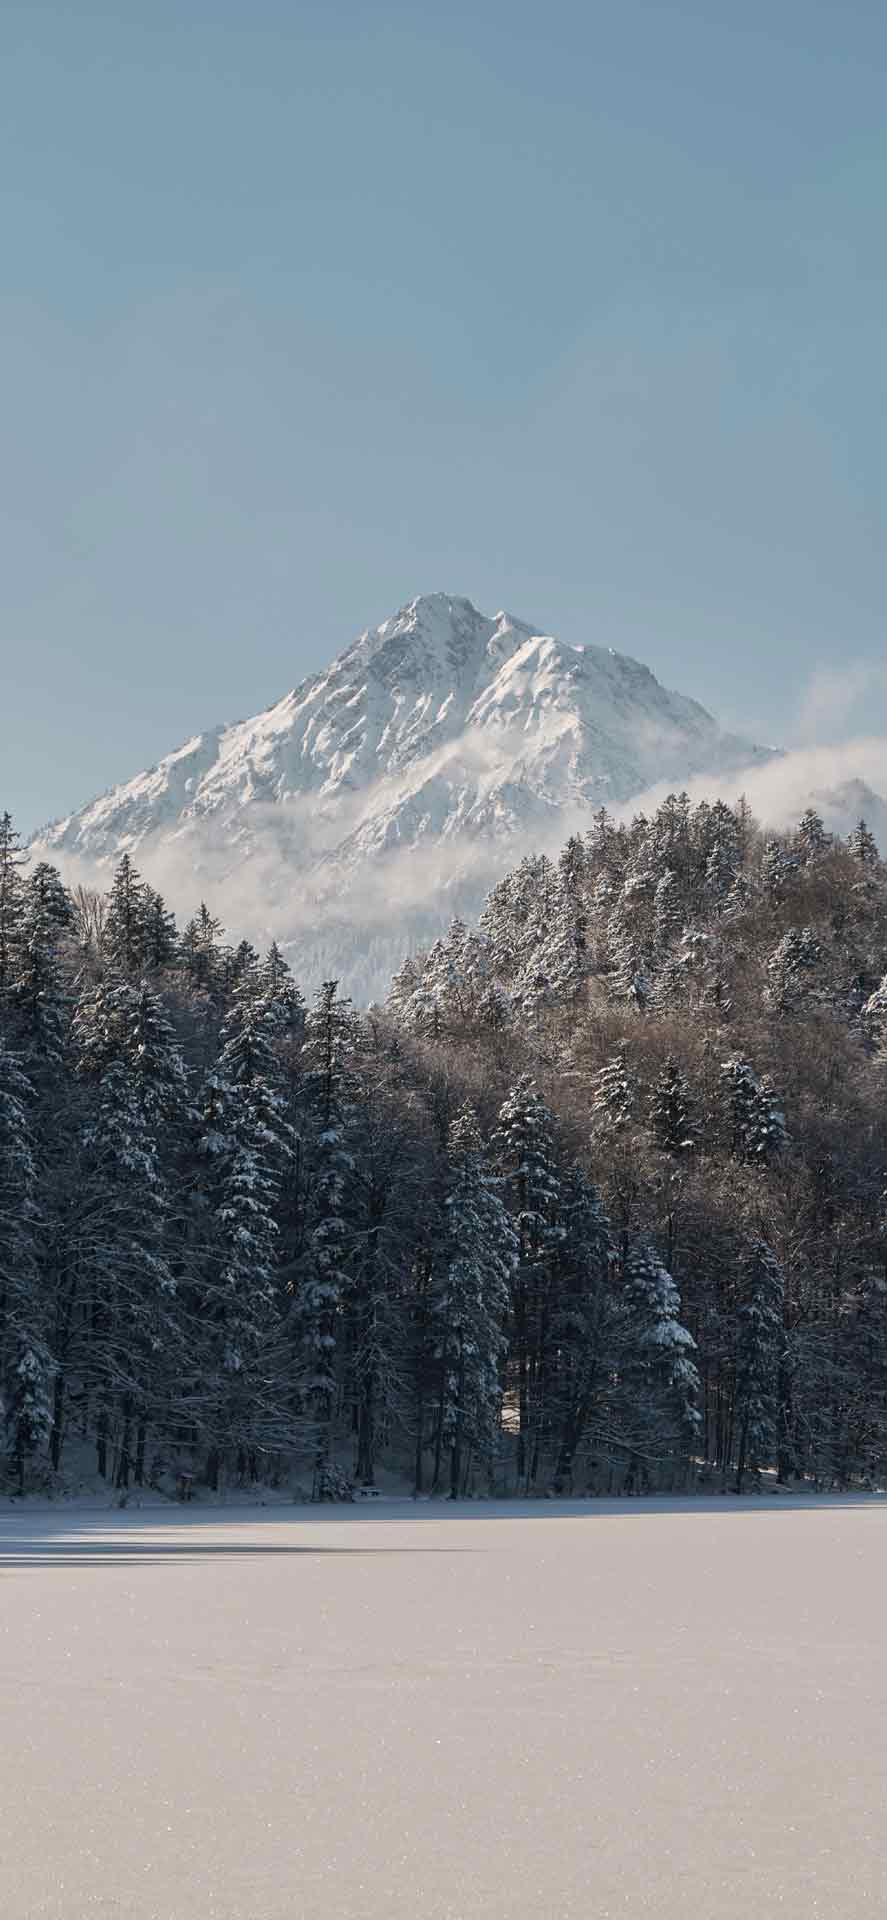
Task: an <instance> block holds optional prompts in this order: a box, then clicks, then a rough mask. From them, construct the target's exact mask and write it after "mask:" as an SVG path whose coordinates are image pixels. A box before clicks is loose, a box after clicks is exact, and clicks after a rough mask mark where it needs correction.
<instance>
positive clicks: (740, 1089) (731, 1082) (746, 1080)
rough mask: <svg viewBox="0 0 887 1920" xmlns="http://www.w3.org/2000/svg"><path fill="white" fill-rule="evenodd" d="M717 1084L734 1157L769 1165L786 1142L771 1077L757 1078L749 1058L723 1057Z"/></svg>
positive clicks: (783, 1120) (783, 1117)
mask: <svg viewBox="0 0 887 1920" xmlns="http://www.w3.org/2000/svg"><path fill="white" fill-rule="evenodd" d="M720 1085H721V1099H722V1103H723V1107H724V1111H725V1116H726V1122H727V1138H728V1143H729V1149H730V1152H731V1153H732V1155H733V1158H734V1159H735V1160H741V1161H745V1162H746V1163H747V1164H749V1165H754V1166H769V1165H770V1163H771V1162H772V1161H773V1160H774V1159H776V1157H777V1155H778V1154H780V1153H781V1152H782V1151H783V1149H784V1147H785V1146H786V1144H787V1132H786V1124H785V1115H784V1114H783V1112H782V1108H781V1106H780V1104H779V1100H778V1098H777V1095H776V1093H775V1091H774V1089H773V1087H772V1086H771V1084H770V1081H769V1080H768V1079H767V1078H766V1077H765V1078H763V1079H759V1078H758V1076H757V1074H756V1073H755V1071H754V1068H753V1067H752V1065H751V1062H750V1061H748V1060H744V1059H742V1058H736V1059H733V1060H725V1061H724V1064H723V1066H722V1068H721V1075H720Z"/></svg>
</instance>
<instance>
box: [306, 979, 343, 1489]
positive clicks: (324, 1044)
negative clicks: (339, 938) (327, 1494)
mask: <svg viewBox="0 0 887 1920" xmlns="http://www.w3.org/2000/svg"><path fill="white" fill-rule="evenodd" d="M357 1045H358V1033H357V1023H356V1020H355V1016H354V1013H353V1010H352V1007H351V1002H350V1000H348V999H344V998H343V997H342V996H341V995H340V993H339V983H338V981H337V980H327V981H325V982H324V984H323V986H322V987H320V988H319V989H318V992H317V994H316V995H315V999H314V1003H313V1005H312V1006H311V1008H310V1009H309V1012H308V1017H307V1020H306V1023H305V1046H304V1061H305V1069H306V1071H305V1080H304V1097H305V1108H306V1134H307V1140H308V1145H309V1150H310V1154H311V1163H312V1168H311V1178H310V1191H309V1197H308V1205H307V1219H306V1231H305V1241H304V1252H303V1256H302V1260H301V1271H300V1276H299V1285H298V1292H297V1295H296V1314H297V1320H298V1326H299V1332H300V1343H301V1352H302V1392H303V1396H304V1402H305V1406H306V1410H307V1412H308V1415H309V1418H310V1420H311V1422H312V1424H313V1431H314V1492H315V1497H319V1496H320V1495H321V1494H322V1492H323V1487H324V1476H325V1474H326V1471H327V1468H328V1465H329V1459H330V1450H331V1443H332V1426H333V1418H334V1414H335V1408H336V1393H337V1370H336V1349H337V1344H338V1335H339V1328H340V1321H341V1313H342V1302H343V1298H344V1295H345V1292H346V1289H347V1285H348V1264H349V1256H350V1251H351V1247H350V1240H351V1233H350V1226H349V1212H350V1205H351V1201H350V1193H349V1188H350V1184H351V1180H352V1177H353V1171H354V1156H353V1153H352V1150H351V1144H350V1140H349V1127H350V1123H351V1121H352V1114H353V1099H354V1059H355V1053H356V1050H357Z"/></svg>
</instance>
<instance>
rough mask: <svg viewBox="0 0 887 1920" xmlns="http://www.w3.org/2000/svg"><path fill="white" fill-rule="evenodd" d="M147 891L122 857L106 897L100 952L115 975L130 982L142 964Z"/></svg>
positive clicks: (143, 961)
mask: <svg viewBox="0 0 887 1920" xmlns="http://www.w3.org/2000/svg"><path fill="white" fill-rule="evenodd" d="M149 906H150V901H149V890H148V888H147V887H146V886H145V883H144V881H143V880H142V879H141V878H140V876H139V874H138V873H137V871H136V869H135V867H134V866H133V864H132V861H131V860H130V857H129V854H128V853H125V854H124V855H123V858H122V860H121V861H120V864H119V866H118V867H117V870H116V872H115V874H114V878H113V881H112V882H111V887H110V890H109V893H108V899H107V907H106V912H105V922H104V928H103V934H102V951H103V953H104V956H105V959H106V961H107V962H108V965H109V966H110V967H111V968H112V969H113V970H114V972H115V973H118V974H121V975H122V976H123V977H124V978H126V979H131V978H132V976H133V975H134V974H136V973H139V972H140V971H141V969H142V967H143V966H144V964H145V947H146V940H147V922H148V914H149Z"/></svg>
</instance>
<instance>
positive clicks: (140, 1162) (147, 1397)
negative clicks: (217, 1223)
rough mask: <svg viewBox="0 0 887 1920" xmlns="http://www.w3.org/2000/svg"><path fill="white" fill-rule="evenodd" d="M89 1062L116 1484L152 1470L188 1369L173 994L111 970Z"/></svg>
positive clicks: (95, 1003) (100, 1353)
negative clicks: (182, 1354)
mask: <svg viewBox="0 0 887 1920" xmlns="http://www.w3.org/2000/svg"><path fill="white" fill-rule="evenodd" d="M72 1037H73V1042H74V1047H75V1054H76V1063H77V1069H78V1072H79V1074H80V1076H81V1079H82V1080H83V1081H84V1082H85V1084H86V1085H87V1086H88V1087H90V1088H91V1089H92V1100H91V1109H90V1111H89V1113H88V1117H87V1119H86V1123H85V1125H84V1127H83V1135H82V1145H83V1160H82V1170H81V1171H82V1182H83V1192H82V1195H81V1211H80V1214H79V1223H78V1256H79V1262H80V1265H81V1268H82V1269H85V1270H86V1271H87V1272H88V1273H89V1275H90V1285H91V1305H90V1312H91V1316H92V1331H91V1340H90V1367H91V1372H92V1376H93V1379H94V1382H95V1386H96V1391H97V1397H98V1402H99V1412H98V1422H97V1457H98V1467H99V1471H100V1472H101V1473H102V1474H105V1473H106V1472H107V1467H108V1457H107V1456H108V1443H109V1440H110V1438H111V1437H112V1423H113V1420H114V1417H115V1415H116V1417H117V1421H118V1425H117V1431H116V1440H117V1456H116V1467H115V1476H114V1477H115V1481H116V1484H117V1485H118V1486H119V1487H121V1488H125V1487H127V1486H128V1484H129V1479H130V1475H131V1474H132V1473H133V1472H134V1473H135V1477H136V1480H137V1482H141V1480H142V1478H143V1475H144V1464H145V1447H146V1442H147V1436H148V1430H149V1427H150V1425H151V1422H152V1419H153V1420H156V1417H157V1415H158V1414H159V1412H160V1410H161V1409H163V1410H164V1412H165V1413H166V1414H167V1416H168V1414H169V1409H170V1401H171V1397H172V1395H171V1383H172V1381H173V1379H174V1378H175V1377H176V1376H177V1374H178V1370H179V1345H178V1336H179V1322H178V1320H177V1317H176V1315H175V1312H174V1307H173V1302H174V1296H175V1292H176V1280H175V1277H174V1275H173V1272H172V1268H171V1264H170V1247H169V1211H170V1194H169V1190H168V1184H167V1178H166V1167H165V1162H164V1155H163V1151H162V1139H163V1135H164V1134H165V1133H166V1131H167V1130H168V1129H169V1128H170V1127H172V1126H174V1125H175V1124H176V1123H180V1122H181V1121H182V1120H183V1118H184V1112H185V1107H186V1100H187V1082H186V1075H185V1069H184V1065H183V1062H182V1058H181V1055H180V1053H179V1050H178V1047H177V1046H176V1044H175V1041H174V1039H173V1035H172V1030H171V1027H170V1025H169V1022H168V1020H167V1017H166V1014H165V1012H164V1009H163V1007H162V1004H161V1002H160V1001H159V999H158V998H157V996H156V995H155V994H154V993H152V992H151V991H150V990H149V989H148V987H147V986H145V985H142V986H136V985H135V984H134V983H132V982H131V981H129V980H120V979H119V978H116V977H114V976H108V977H106V978H105V979H103V980H101V981H99V982H98V984H97V985H96V987H95V989H94V990H93V991H92V992H90V993H87V994H85V995H84V997H83V998H82V999H81V1000H80V1002H79V1004H78V1006H77V1008H76V1011H75V1015H74V1022H73V1030H72Z"/></svg>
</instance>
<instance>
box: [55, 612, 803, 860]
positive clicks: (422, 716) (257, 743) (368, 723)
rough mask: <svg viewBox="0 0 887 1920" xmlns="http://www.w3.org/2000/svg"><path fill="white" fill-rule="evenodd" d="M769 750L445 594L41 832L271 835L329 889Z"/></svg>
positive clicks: (617, 661)
mask: <svg viewBox="0 0 887 1920" xmlns="http://www.w3.org/2000/svg"><path fill="white" fill-rule="evenodd" d="M768 757H769V756H768V754H767V753H766V751H765V750H762V749H760V748H756V747H753V746H751V745H749V744H748V743H747V742H745V741H742V740H739V739H737V738H735V737H734V736H732V735H729V734H724V733H722V732H721V731H720V729H719V728H718V726H717V724H716V722H715V721H714V720H713V719H712V718H711V716H710V715H709V714H708V713H706V712H705V710H704V708H702V707H700V706H699V705H697V703H696V702H695V701H693V700H690V699H687V698H685V697H684V696H683V695H681V694H677V693H672V692H669V691H668V690H667V689H666V688H664V687H662V686H661V685H660V684H659V682H658V681H657V680H656V679H655V678H654V676H653V674H652V673H651V672H650V671H649V669H648V668H646V667H644V666H642V665H640V664H639V663H638V662H637V661H635V660H632V659H629V658H628V657H627V656H625V655H622V654H618V653H614V652H612V651H611V650H608V649H606V648H603V647H598V646H587V647H585V648H573V647H568V646H564V645H562V644H561V643H560V642H559V641H557V640H555V639H553V638H552V637H551V636H549V635H542V634H539V633H537V632H536V630H535V629H534V628H533V627H532V626H529V625H527V624H526V623H525V622H522V621H519V620H515V619H512V618H510V617H509V616H508V615H507V614H504V613H499V614H497V615H495V616H494V617H493V618H488V617H487V616H485V615H483V614H481V613H478V611H477V610H476V608H474V607H473V606H472V605H471V603H470V601H468V600H464V599H458V598H453V597H450V596H449V595H446V594H432V595H429V596H424V597H420V598H418V599H415V600H412V601H410V602H409V604H408V605H407V606H405V607H404V608H402V609H401V611H400V612H399V613H398V614H396V615H395V616H394V617H393V618H392V619H390V620H386V621H384V622H383V623H382V625H381V626H379V627H376V628H374V629H372V630H371V631H367V632H366V633H363V634H361V636H360V637H359V639H358V640H356V641H355V643H354V644H353V646H351V647H349V648H348V649H347V651H346V652H345V653H343V654H341V655H340V656H339V658H338V659H337V660H335V661H334V662H333V664H332V666H331V667H330V668H329V669H328V671H327V672H325V673H319V674H315V675H313V676H312V677H311V678H310V679H308V680H306V681H304V682H303V683H302V685H301V686H299V687H297V688H296V689H295V690H294V691H293V692H292V693H289V694H287V695H286V697H285V698H284V699H283V700H281V701H280V702H279V703H278V704H277V705H276V706H274V707H271V708H269V709H268V711H267V712H265V713H262V714H258V715H257V716H256V717H255V718H254V719H251V720H246V721H242V722H239V723H238V724H237V725H234V726H228V727H218V728H215V729H213V730H211V731H210V732H207V733H203V734H200V735H198V736H196V737H195V738H194V739H191V740H189V741H187V742H186V743H185V745H184V746H182V747H179V748H178V749H177V750H176V751H175V752H174V753H171V754H169V755H168V756H167V757H166V758H165V759H164V760H162V761H161V762H160V764H159V765H158V766H157V767H154V768H152V769H151V770H150V771H148V772H146V773H142V774H139V775H137V776H136V778H135V779H133V780H130V781H128V782H126V783H125V784H124V785H122V786H119V787H115V788H114V789H113V790H112V791H111V792H109V793H106V794H104V795H103V796H102V797H101V798H100V799H98V800H95V801H93V802H92V803H91V804H90V805H88V806H86V807H83V808H82V809H80V810H79V811H78V812H77V813H74V814H72V815H71V816H70V817H69V818H68V819H66V820H63V821H60V822H58V823H56V824H55V825H54V826H52V827H51V828H48V829H47V830H46V831H45V832H44V833H43V834H41V835H40V836H39V839H40V843H41V845H42V846H43V847H45V848H46V849H48V850H54V851H55V853H56V854H61V853H67V854H77V855H82V856H85V857H86V858H88V859H90V860H92V861H99V862H100V863H102V864H104V863H106V862H109V861H112V860H114V859H115V858H117V857H119V854H120V853H121V852H122V851H123V850H124V849H128V850H129V851H131V852H137V851H138V850H139V849H143V850H145V849H147V848H148V847H149V846H150V848H151V849H152V850H153V851H154V852H155V853H156V852H157V849H158V847H159V846H169V845H172V844H173V843H175V842H181V841H187V842H188V844H189V846H190V847H191V848H192V850H194V851H195V852H197V851H199V849H200V848H201V847H209V846H212V847H213V848H215V849H216V850H219V849H221V848H222V847H223V846H228V847H229V848H230V849H231V858H232V862H234V861H238V862H240V861H242V859H243V857H244V855H246V854H247V853H249V852H251V851H253V850H254V848H255V847H256V846H257V844H258V842H259V841H260V840H261V841H262V843H263V844H264V843H265V842H266V841H268V839H269V837H270V840H271V841H272V842H273V844H274V846H275V848H276V850H277V853H278V856H279V857H280V858H282V859H284V860H286V861H288V862H291V863H294V864H296V865H298V866H299V867H301V868H302V869H304V868H305V867H306V866H307V867H308V868H311V869H315V870H316V871H317V875H318V879H320V876H321V870H323V869H327V868H329V867H330V866H331V865H332V866H334V867H337V868H339V869H341V867H342V866H343V865H344V866H346V867H348V868H349V869H353V868H354V867H355V866H356V865H359V864H360V863H361V862H363V861H365V860H367V859H368V858H371V857H376V856H379V855H381V854H384V853H388V852H391V851H392V850H393V849H403V848H407V847H422V848H430V847H431V846H433V845H438V844H440V843H447V842H450V843H456V842H460V841H465V840H467V839H469V838H471V839H478V838H480V839H482V840H484V841H488V840H491V839H492V840H498V839H500V838H503V837H504V838H510V837H511V836H513V835H514V834H515V833H518V832H524V831H531V830H532V829H533V828H534V827H536V826H539V827H542V826H543V824H544V823H546V822H549V823H552V822H553V821H555V820H556V819H557V816H558V815H559V814H561V813H562V812H563V811H564V810H565V809H569V810H570V811H573V810H575V809H577V808H578V809H580V810H585V809H589V810H591V809H593V808H595V807H598V806H600V805H602V804H618V803H620V802H622V801H625V800H628V799H630V797H631V796H632V794H636V793H639V792H641V791H642V790H643V789H645V788H647V787H649V786H652V785H653V784H654V783H655V782H657V781H662V780H667V781H670V782H677V783H678V784H680V783H682V782H683V781H685V780H688V779H690V778H691V777H692V776H694V775H698V774H704V773H707V772H711V773H717V774H725V773H728V772H730V771H731V770H733V769H734V768H737V767H739V766H751V765H755V764H761V763H762V762H763V761H764V760H765V759H766V758H768Z"/></svg>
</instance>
